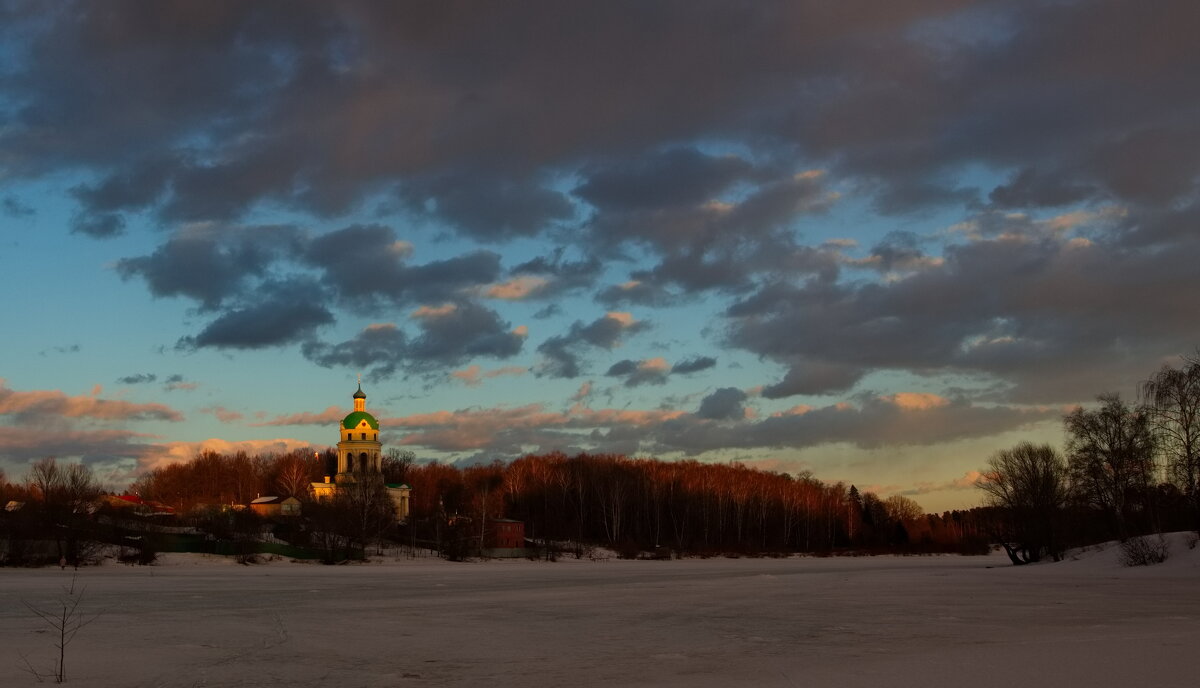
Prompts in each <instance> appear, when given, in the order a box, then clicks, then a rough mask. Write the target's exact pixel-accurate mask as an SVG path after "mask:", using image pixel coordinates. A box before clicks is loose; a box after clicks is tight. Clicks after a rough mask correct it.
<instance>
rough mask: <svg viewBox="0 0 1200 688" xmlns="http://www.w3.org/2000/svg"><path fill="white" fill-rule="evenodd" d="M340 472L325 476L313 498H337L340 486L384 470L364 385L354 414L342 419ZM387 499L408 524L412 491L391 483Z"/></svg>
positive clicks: (314, 487) (376, 423)
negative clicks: (389, 499)
mask: <svg viewBox="0 0 1200 688" xmlns="http://www.w3.org/2000/svg"><path fill="white" fill-rule="evenodd" d="M338 431H339V432H338V443H337V471H336V472H335V473H334V475H333V476H328V475H327V476H325V482H320V483H313V484H312V491H313V496H315V497H316V498H317V499H325V498H327V497H332V496H334V495H336V494H337V492H338V489H339V486H343V485H346V484H348V483H352V482H356V481H357V480H359V478H360V477H362V476H364V475H379V474H381V473H382V470H383V444H382V443H381V442H380V441H379V421H378V420H376V419H375V416H373V415H371V414H370V413H369V412H367V395H366V393H365V392H363V391H362V383H361V382H360V383H359V384H358V391H357V392H355V393H354V410H353V411H351V412H350V413H349V414H348V415H347V416H346V417H345V418H343V419H342V422H341V424H340V425H339V427H338ZM387 493H388V496H389V497H390V498H391V500H392V505H393V507H394V509H395V511H396V520H397V521H400V522H404V521H407V520H408V514H409V498H410V496H411V494H412V488H411V487H409V486H408V485H405V484H403V483H389V484H388V485H387Z"/></svg>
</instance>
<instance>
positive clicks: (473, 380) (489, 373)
mask: <svg viewBox="0 0 1200 688" xmlns="http://www.w3.org/2000/svg"><path fill="white" fill-rule="evenodd" d="M528 372H529V369H528V368H522V367H520V366H505V367H503V368H495V369H492V370H484V369H483V368H481V367H479V366H478V365H472V366H469V367H467V368H464V369H462V370H455V371H451V373H450V377H452V378H454V379H456V380H461V381H462V383H463V384H464V385H467V386H468V387H478V386H479V385H481V384H483V381H484V380H490V379H492V378H496V377H501V376H503V375H524V374H525V373H528Z"/></svg>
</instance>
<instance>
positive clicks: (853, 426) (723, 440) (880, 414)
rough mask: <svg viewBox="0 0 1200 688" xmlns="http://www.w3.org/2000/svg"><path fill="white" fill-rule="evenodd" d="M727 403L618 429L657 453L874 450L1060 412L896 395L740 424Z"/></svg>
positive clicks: (731, 398)
mask: <svg viewBox="0 0 1200 688" xmlns="http://www.w3.org/2000/svg"><path fill="white" fill-rule="evenodd" d="M720 391H723V390H718V392H720ZM734 391H737V390H734ZM715 394H716V393H714V396H715ZM709 398H713V397H712V396H710V397H709ZM722 402H723V403H722V404H720V405H715V406H716V408H715V410H714V413H716V412H719V411H726V412H727V415H726V416H724V418H726V419H727V420H724V421H721V422H711V421H707V420H706V419H701V418H700V416H699V414H697V415H696V416H683V417H681V418H678V419H674V420H669V421H666V422H663V423H661V424H657V425H655V426H652V427H644V428H626V429H621V430H620V431H619V432H618V433H616V434H618V435H619V436H620V437H621V439H623V440H626V441H628V437H627V435H640V436H641V437H642V442H643V443H644V444H646V445H649V446H651V447H654V449H655V450H657V451H660V452H665V451H682V452H684V453H686V454H689V455H694V454H701V453H704V452H707V451H712V450H713V449H716V448H721V449H754V448H776V449H778V448H785V447H788V448H797V449H801V448H806V447H814V446H820V445H824V444H832V443H839V442H845V443H849V444H852V445H854V446H857V447H860V448H863V449H875V448H878V447H880V446H891V445H928V444H937V443H940V442H948V441H953V440H960V439H965V438H969V437H980V436H987V435H994V434H996V433H999V432H1004V431H1008V430H1014V429H1017V428H1022V427H1027V426H1030V425H1033V424H1035V423H1039V422H1045V421H1047V420H1055V419H1057V418H1058V416H1059V415H1060V413H1059V411H1058V410H1057V409H1038V410H1028V409H1020V408H1013V407H1006V406H995V407H993V406H977V405H972V404H970V403H967V402H964V401H946V402H945V403H938V404H935V405H932V406H929V407H925V408H910V407H906V406H905V405H904V404H903V403H898V402H897V401H896V400H895V399H892V398H886V397H864V398H862V399H861V400H860V403H859V404H857V405H836V406H823V407H819V408H814V409H810V410H807V411H805V412H802V413H784V414H779V415H773V416H770V417H767V418H763V419H762V420H754V421H750V420H747V421H741V422H737V421H738V420H739V419H738V418H737V417H736V413H737V411H738V410H739V409H740V404H739V403H738V402H736V401H735V395H732V394H729V395H728V398H727V399H723V400H722ZM730 421H734V422H730ZM610 434H611V433H610Z"/></svg>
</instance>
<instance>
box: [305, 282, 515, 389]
mask: <svg viewBox="0 0 1200 688" xmlns="http://www.w3.org/2000/svg"><path fill="white" fill-rule="evenodd" d="M412 319H413V320H414V321H416V323H417V327H418V330H419V332H420V334H418V335H417V336H415V337H412V338H410V337H409V336H408V335H407V334H406V333H405V331H404V330H402V329H400V328H399V327H398V326H396V325H395V324H393V323H380V324H375V325H371V326H369V327H367V328H366V329H364V330H363V331H361V332H360V333H359V334H358V335H357V336H356V337H354V338H353V339H350V340H347V341H344V342H341V343H338V344H333V345H330V344H324V343H319V342H315V341H314V342H306V343H305V344H304V346H303V348H302V350H303V352H304V355H305V357H307V358H308V359H309V360H311V361H313V362H314V363H317V364H318V365H322V366H325V367H331V366H335V365H342V366H351V367H355V368H358V369H364V368H370V369H371V376H373V377H376V378H384V377H390V376H391V375H394V374H395V373H396V371H397V369H398V368H399V367H400V366H401V365H409V366H412V368H413V369H414V370H416V371H418V372H419V371H424V370H429V369H439V368H447V367H452V366H456V365H461V364H462V363H463V362H465V361H467V360H470V359H472V358H475V357H487V358H497V359H505V358H511V357H513V356H515V355H516V354H518V353H519V352H520V351H521V348H522V346H523V345H524V343H525V339H526V337H527V336H528V333H527V330H526V329H525V328H524V327H523V326H521V327H516V328H513V327H511V325H510V324H509V323H507V322H505V321H503V320H501V319H500V316H499V315H498V314H497V313H496V312H495V311H493V310H491V309H489V308H486V307H484V306H481V305H480V304H478V303H475V302H472V301H460V302H457V303H446V304H441V305H438V306H422V307H420V308H418V309H416V310H415V311H413V313H412Z"/></svg>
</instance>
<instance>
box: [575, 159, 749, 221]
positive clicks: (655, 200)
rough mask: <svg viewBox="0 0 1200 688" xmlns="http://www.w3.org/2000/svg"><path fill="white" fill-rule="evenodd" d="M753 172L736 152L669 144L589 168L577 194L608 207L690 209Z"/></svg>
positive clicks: (625, 208) (598, 205)
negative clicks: (708, 152)
mask: <svg viewBox="0 0 1200 688" xmlns="http://www.w3.org/2000/svg"><path fill="white" fill-rule="evenodd" d="M752 171H753V166H752V165H751V164H750V163H748V162H746V161H745V160H743V159H741V158H739V157H737V156H733V155H724V156H712V155H706V154H704V153H702V152H700V151H698V150H696V149H694V148H671V149H668V150H665V151H662V152H658V153H651V154H649V155H645V156H641V157H638V158H633V159H629V160H622V161H618V162H610V163H608V164H606V165H604V164H602V165H596V166H594V167H593V168H592V169H585V170H584V174H585V175H586V177H587V181H585V182H584V183H583V184H581V185H579V186H578V187H576V188H575V190H574V194H575V195H577V196H579V197H580V198H582V199H584V200H585V201H587V202H588V203H590V204H592V205H593V206H595V207H597V208H600V209H602V210H605V211H618V212H628V211H633V210H640V209H658V208H662V207H680V206H683V207H687V206H693V205H697V204H700V203H704V202H706V201H710V200H714V199H715V198H716V197H717V195H718V194H720V193H722V192H723V191H725V190H727V189H728V188H729V187H730V186H731V185H732V184H733V183H734V182H736V181H738V180H739V179H741V178H744V177H747V176H749V175H750V173H751V172H752Z"/></svg>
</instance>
